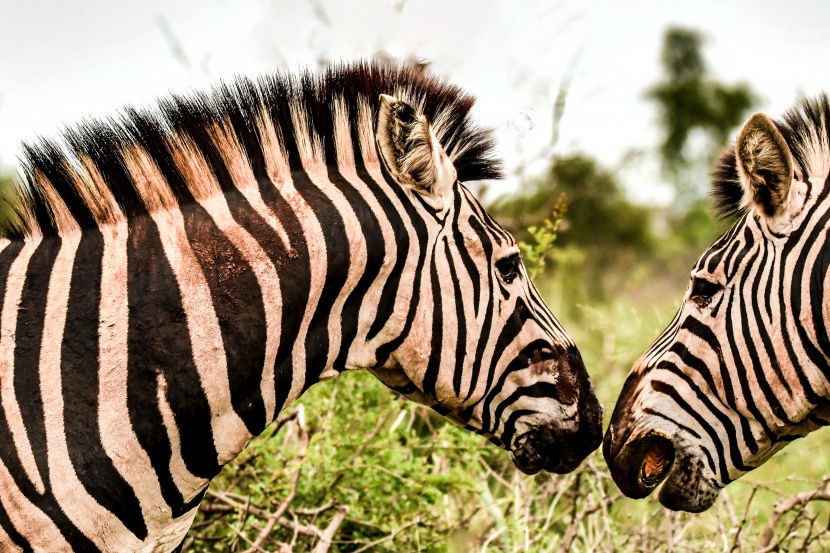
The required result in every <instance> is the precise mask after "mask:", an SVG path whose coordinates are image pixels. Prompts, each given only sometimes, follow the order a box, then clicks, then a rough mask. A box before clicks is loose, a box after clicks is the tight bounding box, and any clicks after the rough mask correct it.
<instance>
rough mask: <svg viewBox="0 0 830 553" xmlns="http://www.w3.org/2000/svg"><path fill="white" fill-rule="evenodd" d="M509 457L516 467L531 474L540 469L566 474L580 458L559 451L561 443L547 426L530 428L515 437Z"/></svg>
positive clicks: (575, 465) (574, 466)
mask: <svg viewBox="0 0 830 553" xmlns="http://www.w3.org/2000/svg"><path fill="white" fill-rule="evenodd" d="M510 457H511V459H512V460H513V464H514V465H516V468H517V469H519V470H520V471H522V472H523V473H525V474H529V475H533V474H536V473H538V472H540V471H541V470H543V469H544V470H546V471H548V472H554V473H557V474H566V473H569V472H571V471H573V470H574V469H575V468H576V467H577V466H579V463H580V462H581V461H582V459H581V458H575V457H572V456H570V455H567V454H563V453H562V451H561V444H560V443H559V441H558V440H557V439H556V437H555V436H554V434H553V432H552V431H551V430H549V429H548V428H544V427H542V428H537V429H534V430H530V431H529V432H526V433H524V434H522V435H521V436H519V437H518V438H516V441H515V443H514V445H513V449H512V450H511V452H510Z"/></svg>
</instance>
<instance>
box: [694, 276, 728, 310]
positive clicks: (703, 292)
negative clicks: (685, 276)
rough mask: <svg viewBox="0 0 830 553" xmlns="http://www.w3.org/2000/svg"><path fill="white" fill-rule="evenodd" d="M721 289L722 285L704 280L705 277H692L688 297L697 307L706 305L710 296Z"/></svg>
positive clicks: (710, 298) (710, 299)
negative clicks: (690, 290) (690, 291)
mask: <svg viewBox="0 0 830 553" xmlns="http://www.w3.org/2000/svg"><path fill="white" fill-rule="evenodd" d="M721 290H723V286H722V285H720V284H717V283H715V282H712V281H710V280H706V279H705V278H699V277H692V293H691V294H690V295H689V299H690V300H692V301H693V302H695V303H696V304H697V305H698V307H706V306H707V305H709V302H711V301H712V298H713V297H714V296H715V294H717V293H718V292H720V291H721Z"/></svg>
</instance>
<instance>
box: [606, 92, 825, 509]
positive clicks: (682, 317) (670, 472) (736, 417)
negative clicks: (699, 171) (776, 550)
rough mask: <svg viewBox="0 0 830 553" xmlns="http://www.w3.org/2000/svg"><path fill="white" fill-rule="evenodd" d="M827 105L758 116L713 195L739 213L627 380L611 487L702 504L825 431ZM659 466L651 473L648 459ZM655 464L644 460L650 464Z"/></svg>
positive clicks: (678, 504) (616, 420)
mask: <svg viewBox="0 0 830 553" xmlns="http://www.w3.org/2000/svg"><path fill="white" fill-rule="evenodd" d="M828 173H830V101H828V98H827V96H821V97H819V98H817V99H815V100H808V101H805V102H804V103H803V105H802V106H801V107H800V108H799V109H796V110H792V111H790V112H788V113H787V114H786V115H785V116H784V118H783V119H782V120H781V121H777V122H773V121H772V120H771V119H769V118H768V117H767V116H766V115H763V114H755V115H754V116H753V117H751V118H750V119H749V121H747V123H746V124H745V125H744V127H743V129H742V131H741V133H740V135H739V137H738V139H737V142H736V144H735V147H734V148H732V149H730V150H728V151H726V152H725V153H724V155H723V156H722V157H721V160H720V162H719V165H718V167H717V169H716V171H715V173H714V174H713V175H714V183H713V184H714V196H715V197H716V199H717V201H718V208H719V210H720V211H721V213H723V214H725V215H727V216H735V217H736V218H738V220H737V222H736V223H735V224H734V226H733V227H732V228H731V229H730V230H729V231H727V232H726V233H725V234H724V235H723V236H722V237H721V238H719V239H718V240H717V241H716V242H715V243H714V244H713V245H712V246H711V247H710V248H709V249H708V250H707V251H706V253H704V254H703V256H702V257H701V258H700V260H699V261H698V262H697V264H696V265H695V267H694V269H693V270H692V275H691V283H690V285H689V289H688V291H687V294H686V297H685V299H684V303H683V305H682V306H681V308H680V311H679V312H678V314H677V315H676V316H675V319H674V321H672V323H671V324H670V325H669V326H668V328H667V329H666V330H665V331H664V332H663V334H662V335H661V336H660V337H659V338H658V339H657V340H656V341H655V342H654V344H653V345H652V346H651V348H650V349H649V350H648V351H647V352H646V353H645V354H643V356H642V357H641V358H640V360H639V361H638V362H637V364H636V365H635V367H634V368H633V370H632V372H631V374H630V375H629V377H628V380H627V381H626V383H625V386H624V388H623V391H622V393H621V396H620V398H619V401H618V403H617V406H616V408H615V410H614V415H613V416H612V420H611V424H610V426H609V429H608V431H607V433H606V436H605V440H604V449H603V451H604V453H605V457H606V459H607V460H608V463H609V467H610V468H611V471H612V475H613V476H614V479H615V480H616V482H617V483H618V485H619V486H620V488H621V489H622V490H623V491H624V492H625V493H626V494H627V495H629V496H632V497H644V496H646V495H648V494H649V493H651V491H652V490H653V489H654V488H655V487H656V486H657V485H658V484H659V483H660V482H661V481H663V480H665V484H664V485H663V488H662V489H661V491H660V496H659V498H660V501H661V502H662V503H663V504H664V505H666V506H668V507H671V508H674V509H681V510H687V511H702V510H705V509H708V508H709V507H710V506H711V505H712V504H713V503H714V502H715V500H716V498H717V496H718V493H719V490H720V489H721V488H723V487H724V486H726V485H727V484H728V483H730V482H731V481H733V480H735V479H736V478H738V477H740V476H741V475H743V474H745V473H746V472H748V471H750V470H752V469H753V468H756V467H758V466H760V465H761V464H763V463H764V462H765V461H766V460H767V459H769V458H770V457H771V456H772V455H773V454H775V453H776V452H777V451H779V450H780V449H781V448H782V447H784V446H785V445H786V444H788V443H790V442H791V441H793V440H795V439H797V438H800V437H803V436H805V435H806V434H808V433H809V432H811V431H813V430H815V429H816V428H819V427H820V426H825V425H827V424H828V422H830V411H828V409H827V406H828V405H829V404H828V399H830V363H828V361H830V339H828V329H830V326H829V325H830V310H828V306H830V303H828V302H827V299H826V298H827V294H828V293H830V281H829V280H828V266H830V243H828V238H827V236H828V235H827V230H828V228H830V225H829V224H828V221H830V199H829V198H828V196H829V195H830V187H828ZM648 459H651V460H652V461H653V460H655V459H657V460H659V461H660V462H659V463H657V464H658V465H659V470H658V471H657V472H656V473H654V474H649V472H650V470H649V469H647V468H646V461H647V460H648ZM649 462H651V461H649Z"/></svg>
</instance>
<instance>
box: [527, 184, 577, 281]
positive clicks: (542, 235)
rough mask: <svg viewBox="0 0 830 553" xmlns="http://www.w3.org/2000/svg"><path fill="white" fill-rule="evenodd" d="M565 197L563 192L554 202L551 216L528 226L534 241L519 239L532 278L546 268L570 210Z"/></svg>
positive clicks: (528, 231)
mask: <svg viewBox="0 0 830 553" xmlns="http://www.w3.org/2000/svg"><path fill="white" fill-rule="evenodd" d="M565 198H566V196H565V193H564V192H563V193H562V194H560V195H559V199H558V200H557V201H556V203H555V204H554V206H553V210H552V211H551V214H550V217H547V218H546V219H545V220H544V221H542V222H541V223H540V224H539V225H531V226H529V227H528V228H527V233H528V234H529V235H530V238H531V239H532V242H525V241H524V240H520V241H519V248H520V249H521V250H522V259H523V261H524V265H525V268H526V269H527V272H528V274H529V275H530V278H535V277H536V276H538V275H539V274H540V273H542V272H544V270H545V262H546V261H547V259H548V257H549V255H550V254H551V253H552V250H553V243H554V242H555V241H556V236H557V233H558V232H559V225H560V224H561V223H562V218H563V217H564V216H565V213H566V212H567V211H568V204H567V202H566V201H565Z"/></svg>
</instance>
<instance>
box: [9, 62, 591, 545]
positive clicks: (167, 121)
mask: <svg viewBox="0 0 830 553" xmlns="http://www.w3.org/2000/svg"><path fill="white" fill-rule="evenodd" d="M386 94H390V95H393V96H384V95H386ZM472 103H473V99H472V98H471V97H470V96H467V95H465V94H464V93H463V92H462V91H461V90H460V89H458V88H456V87H454V86H452V85H449V84H446V83H444V82H443V81H440V80H438V79H436V78H433V77H429V76H425V75H423V74H421V73H419V72H418V71H416V70H415V69H412V68H409V67H397V66H392V65H385V64H356V65H351V66H341V67H335V68H332V69H330V70H328V71H327V72H325V73H324V74H323V75H320V76H313V75H308V74H305V75H302V76H300V77H290V76H271V77H265V78H262V79H260V80H259V81H257V82H251V81H248V80H244V79H240V80H238V81H236V82H234V83H233V84H231V85H223V86H222V87H219V88H218V89H216V90H214V91H213V92H211V93H208V94H198V95H194V96H192V97H188V98H178V97H177V98H172V99H169V100H165V101H162V102H161V103H160V105H159V109H158V110H155V111H152V112H145V111H136V110H128V111H127V112H125V114H124V115H122V116H121V117H120V118H119V119H118V120H114V121H108V122H87V123H85V124H83V125H81V126H79V127H76V128H74V129H70V130H68V131H66V133H65V135H64V137H63V139H62V140H61V141H42V142H40V143H38V144H36V145H34V146H28V147H26V159H25V167H26V179H25V182H24V184H23V185H22V186H21V192H20V194H21V195H20V200H21V201H20V204H19V206H18V215H19V218H18V220H17V221H16V222H15V223H14V224H12V225H11V226H10V228H8V229H7V231H6V233H5V238H3V239H2V243H0V548H2V549H3V550H4V551H30V550H35V551H50V552H51V551H118V552H121V551H171V550H174V549H175V548H176V547H177V546H178V545H179V544H180V543H181V542H182V540H183V537H184V535H185V533H186V531H187V528H188V527H189V525H190V523H191V521H192V519H193V516H194V515H195V512H196V507H197V506H198V503H199V502H200V500H201V498H202V495H203V494H204V491H205V489H206V486H207V484H208V483H209V481H210V479H211V478H213V477H214V476H215V475H216V474H217V473H218V472H219V470H220V469H221V467H222V466H223V465H224V464H226V463H228V462H229V461H231V460H232V459H233V458H234V457H235V456H236V455H237V454H238V453H239V452H240V451H241V450H242V449H243V448H244V447H245V446H246V445H247V444H248V443H249V442H250V440H251V439H252V438H253V437H254V436H256V435H257V434H259V433H260V432H262V430H263V429H264V428H265V427H266V426H268V424H270V423H271V422H272V421H273V420H274V418H275V416H276V414H277V413H278V412H279V411H280V410H281V409H283V408H284V407H285V406H286V405H288V404H289V403H290V402H292V401H294V400H295V399H296V398H297V397H299V395H300V394H302V392H303V391H304V390H306V389H307V388H308V387H309V386H311V385H312V384H314V383H315V382H318V381H320V380H321V379H326V378H331V377H334V376H336V375H337V374H339V373H340V372H342V371H344V370H348V369H359V368H367V369H369V370H371V371H372V372H374V373H375V374H376V375H377V376H378V377H379V378H381V380H383V381H384V382H385V383H386V384H387V385H389V386H391V387H392V388H394V389H395V390H397V391H399V392H400V393H402V394H405V395H407V396H409V397H411V398H412V399H415V400H417V401H421V402H424V403H426V404H428V405H430V406H432V407H434V408H435V409H436V410H438V411H439V412H441V413H442V414H444V415H445V416H447V417H449V418H451V419H453V420H455V421H457V422H459V423H460V424H462V425H464V426H466V427H467V428H470V429H471V430H474V431H475V432H478V433H480V434H482V435H483V436H485V437H487V438H488V439H490V440H491V441H493V442H494V443H496V444H499V445H501V446H503V447H505V448H506V449H508V450H509V451H511V453H512V454H513V457H514V460H515V461H516V463H517V465H518V466H519V468H521V469H522V470H525V471H527V472H535V471H538V470H541V469H543V468H545V469H548V470H555V471H559V472H564V471H568V470H572V469H573V468H574V467H575V466H576V464H578V463H579V461H581V459H582V458H584V456H585V455H587V454H588V453H589V452H590V451H592V450H593V449H595V448H596V447H597V446H598V443H599V436H600V426H599V424H600V420H601V411H600V409H599V406H598V404H597V402H596V398H595V396H594V391H593V387H592V385H591V383H590V380H589V379H588V376H587V374H586V372H585V369H584V367H583V365H582V363H581V360H580V358H579V353H578V352H577V350H576V348H575V347H574V345H573V343H572V342H571V340H570V338H569V337H568V336H567V334H566V333H565V332H564V331H563V330H562V328H561V327H560V325H559V324H558V322H557V321H556V319H555V318H554V317H553V315H552V314H551V313H550V312H549V311H548V309H547V308H546V307H545V304H544V302H543V301H542V299H541V298H540V297H539V294H538V292H537V291H536V290H535V288H534V287H533V285H532V284H531V283H530V281H529V280H528V278H527V275H526V273H525V272H524V269H523V268H522V266H521V262H520V261H519V260H518V257H517V254H518V250H517V248H516V244H515V242H514V241H513V239H512V238H511V237H510V236H509V235H508V234H507V233H506V232H505V231H504V230H502V229H501V227H500V226H499V225H498V224H497V223H496V222H495V221H493V220H492V219H491V218H490V217H489V216H488V215H487V214H486V213H485V212H484V210H483V209H482V208H481V206H480V205H479V204H478V203H477V202H476V200H475V198H474V197H473V196H472V195H471V194H470V192H469V191H468V190H467V189H466V188H465V187H464V186H463V185H462V184H461V181H466V180H475V179H486V178H494V177H498V176H499V170H498V167H497V164H496V162H495V161H494V160H493V159H492V158H491V157H490V152H491V148H492V143H491V140H490V138H489V136H488V135H487V133H486V132H484V131H482V130H480V129H478V128H476V127H474V126H473V125H472V123H471V122H470V120H469V110H470V108H471V107H472Z"/></svg>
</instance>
